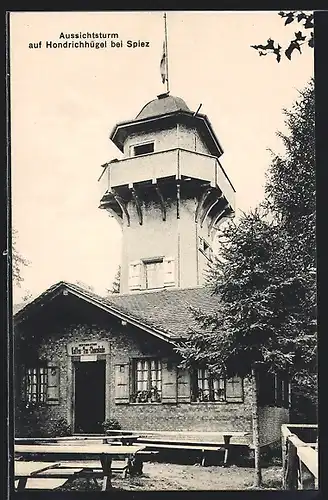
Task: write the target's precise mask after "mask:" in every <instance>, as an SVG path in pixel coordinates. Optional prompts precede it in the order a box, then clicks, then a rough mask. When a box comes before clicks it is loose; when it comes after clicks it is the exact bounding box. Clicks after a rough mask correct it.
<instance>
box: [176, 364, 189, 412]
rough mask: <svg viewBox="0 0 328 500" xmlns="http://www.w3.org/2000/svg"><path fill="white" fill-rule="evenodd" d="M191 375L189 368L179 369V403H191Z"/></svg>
mask: <svg viewBox="0 0 328 500" xmlns="http://www.w3.org/2000/svg"><path fill="white" fill-rule="evenodd" d="M190 382H191V377H190V373H189V371H188V370H186V369H183V368H179V369H178V401H179V403H180V402H181V403H190V399H191V394H190V389H191V387H190V386H191V384H190Z"/></svg>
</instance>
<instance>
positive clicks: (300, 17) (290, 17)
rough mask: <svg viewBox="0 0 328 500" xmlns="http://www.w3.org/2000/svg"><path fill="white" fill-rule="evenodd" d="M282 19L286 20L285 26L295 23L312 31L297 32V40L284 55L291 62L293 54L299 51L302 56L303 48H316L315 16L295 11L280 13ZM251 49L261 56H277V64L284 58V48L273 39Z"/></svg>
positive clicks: (292, 42) (290, 44) (290, 43)
mask: <svg viewBox="0 0 328 500" xmlns="http://www.w3.org/2000/svg"><path fill="white" fill-rule="evenodd" d="M278 15H279V16H280V17H281V18H282V19H285V26H287V25H288V24H291V23H293V22H295V23H299V24H301V25H302V27H303V29H305V30H311V31H310V33H309V34H308V33H307V32H304V31H301V30H299V31H297V32H295V33H294V34H295V38H294V39H293V40H291V41H290V42H289V45H288V47H287V48H286V49H285V50H284V54H285V56H286V57H287V59H289V60H290V61H291V58H292V53H293V52H294V50H297V51H298V52H299V53H300V54H301V53H302V50H301V46H302V45H308V46H309V47H311V48H313V47H314V37H313V28H314V15H313V14H306V13H305V12H303V11H293V12H279V14H278ZM251 47H252V48H253V49H255V50H257V51H258V53H259V56H266V55H267V54H275V56H276V59H277V62H280V61H281V57H282V53H281V50H282V46H281V45H280V44H279V43H278V42H275V40H273V39H272V38H269V39H268V40H267V43H266V44H259V45H251Z"/></svg>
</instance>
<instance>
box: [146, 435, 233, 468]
mask: <svg viewBox="0 0 328 500" xmlns="http://www.w3.org/2000/svg"><path fill="white" fill-rule="evenodd" d="M138 444H142V445H145V446H147V447H149V448H155V449H156V450H158V449H166V450H186V451H187V450H195V451H200V452H201V461H200V463H201V465H202V466H204V465H205V462H206V457H207V454H206V452H210V451H211V452H212V451H213V452H218V451H225V448H224V447H220V446H219V447H218V446H216V445H215V443H214V444H213V446H204V445H202V444H198V443H195V444H182V443H181V442H180V444H176V443H162V442H159V441H153V442H149V441H147V442H146V441H144V440H143V441H138ZM146 451H147V450H146Z"/></svg>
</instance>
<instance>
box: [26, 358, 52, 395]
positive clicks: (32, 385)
mask: <svg viewBox="0 0 328 500" xmlns="http://www.w3.org/2000/svg"><path fill="white" fill-rule="evenodd" d="M47 382H48V377H47V368H46V367H37V368H27V370H26V402H27V403H45V402H46V400H47Z"/></svg>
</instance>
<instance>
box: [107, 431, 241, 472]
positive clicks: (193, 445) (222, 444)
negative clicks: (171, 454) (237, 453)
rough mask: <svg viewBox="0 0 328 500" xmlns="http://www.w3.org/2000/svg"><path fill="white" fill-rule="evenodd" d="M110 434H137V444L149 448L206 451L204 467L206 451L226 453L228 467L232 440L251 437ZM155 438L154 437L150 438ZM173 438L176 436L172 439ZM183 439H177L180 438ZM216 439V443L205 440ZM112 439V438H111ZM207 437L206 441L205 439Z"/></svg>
mask: <svg viewBox="0 0 328 500" xmlns="http://www.w3.org/2000/svg"><path fill="white" fill-rule="evenodd" d="M109 432H110V434H112V435H115V434H117V433H120V435H127V436H131V437H133V436H134V435H135V434H137V433H138V434H140V435H141V436H140V437H139V438H137V440H136V441H134V442H135V444H143V445H145V446H147V449H148V448H150V447H151V448H155V449H156V448H166V449H186V450H192V449H195V450H204V451H203V452H202V460H201V463H202V465H204V464H205V452H206V451H210V450H211V451H224V458H223V465H224V466H227V464H228V456H229V451H230V449H231V446H232V445H231V438H239V437H242V438H244V437H246V436H248V435H250V432H247V431H203V432H202V431H156V430H155V431H136V430H124V431H122V430H120V431H118V430H111V431H109ZM150 436H154V437H150ZM172 436H174V437H173V438H172ZM180 436H181V439H177V437H180ZM209 436H211V438H216V439H215V441H214V440H213V441H210V440H205V439H206V437H207V438H208V437H209ZM110 437H112V436H110ZM204 437H205V439H204Z"/></svg>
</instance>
